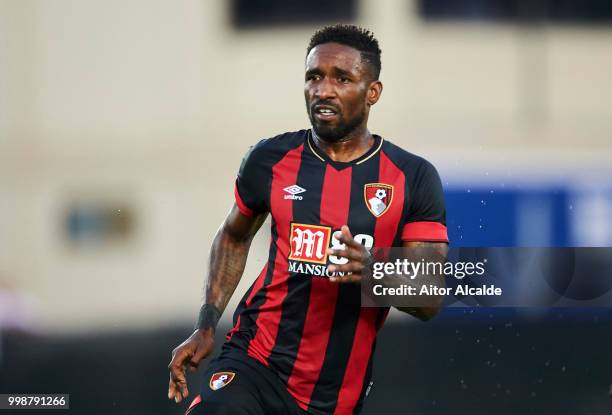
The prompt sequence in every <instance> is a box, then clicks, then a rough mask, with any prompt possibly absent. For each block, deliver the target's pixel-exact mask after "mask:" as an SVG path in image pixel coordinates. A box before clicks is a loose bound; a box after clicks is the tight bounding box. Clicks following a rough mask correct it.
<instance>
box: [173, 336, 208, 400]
mask: <svg viewBox="0 0 612 415" xmlns="http://www.w3.org/2000/svg"><path fill="white" fill-rule="evenodd" d="M214 341H215V331H214V330H213V329H200V330H196V331H194V332H193V333H192V334H191V336H189V338H187V340H185V341H184V342H183V343H181V344H180V345H178V346H177V347H176V348H175V349H174V350H173V351H172V360H171V361H170V364H169V365H168V370H169V371H170V384H169V386H168V399H174V401H175V402H176V403H179V402H181V401H182V400H183V399H185V398H187V396H189V390H188V389H187V378H186V376H185V368H186V367H187V366H189V369H190V370H191V371H195V370H196V369H197V368H198V365H199V364H200V361H202V359H204V358H205V357H206V356H208V355H209V354H210V353H211V352H212V351H213V346H214Z"/></svg>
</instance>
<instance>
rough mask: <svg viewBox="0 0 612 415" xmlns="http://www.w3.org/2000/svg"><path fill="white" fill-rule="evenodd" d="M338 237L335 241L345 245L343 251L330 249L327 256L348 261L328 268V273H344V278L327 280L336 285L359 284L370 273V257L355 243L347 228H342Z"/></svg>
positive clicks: (363, 247) (366, 251)
mask: <svg viewBox="0 0 612 415" xmlns="http://www.w3.org/2000/svg"><path fill="white" fill-rule="evenodd" d="M339 236H340V237H339V238H337V239H338V240H339V241H340V242H342V243H343V244H344V245H345V249H330V250H329V255H334V256H337V257H342V258H347V259H348V260H349V261H348V262H347V263H346V264H343V265H337V264H332V265H330V266H328V267H327V269H328V271H329V272H344V273H345V275H344V276H336V277H329V280H330V281H331V282H336V283H360V282H361V279H362V277H363V276H364V275H367V274H366V273H368V272H370V265H371V264H372V255H370V252H369V251H368V250H367V249H366V247H365V246H363V245H362V244H360V243H359V242H357V241H355V239H354V238H353V235H352V234H351V231H350V230H349V227H348V226H346V225H344V226H342V228H341V229H340V235H339ZM332 237H335V236H332Z"/></svg>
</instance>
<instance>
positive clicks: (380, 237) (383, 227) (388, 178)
mask: <svg viewBox="0 0 612 415" xmlns="http://www.w3.org/2000/svg"><path fill="white" fill-rule="evenodd" d="M378 180H379V182H380V183H385V184H390V185H393V193H394V194H393V203H392V204H391V206H389V210H388V211H387V212H385V213H384V214H383V215H382V216H380V217H379V218H378V220H377V221H376V228H375V230H374V240H375V241H376V246H377V247H388V246H392V245H393V242H394V240H396V239H397V234H398V231H399V225H400V220H401V218H402V211H403V207H404V192H405V188H406V177H405V175H404V172H402V170H400V169H399V168H398V167H397V166H396V165H395V163H393V162H392V161H391V160H390V159H389V157H387V155H386V154H385V152H384V151H383V152H381V153H380V167H379V176H378ZM389 229H393V230H394V231H393V232H389Z"/></svg>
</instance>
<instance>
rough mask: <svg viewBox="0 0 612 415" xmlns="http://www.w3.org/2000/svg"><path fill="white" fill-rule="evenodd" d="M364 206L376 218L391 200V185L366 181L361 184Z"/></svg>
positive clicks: (389, 204)
mask: <svg viewBox="0 0 612 415" xmlns="http://www.w3.org/2000/svg"><path fill="white" fill-rule="evenodd" d="M363 196H364V198H365V202H366V206H367V207H368V210H369V211H370V212H371V213H372V215H374V216H376V217H377V218H379V217H381V216H382V215H384V214H385V213H386V212H387V211H388V210H389V206H391V202H393V186H391V185H390V184H384V183H368V184H366V185H365V186H363Z"/></svg>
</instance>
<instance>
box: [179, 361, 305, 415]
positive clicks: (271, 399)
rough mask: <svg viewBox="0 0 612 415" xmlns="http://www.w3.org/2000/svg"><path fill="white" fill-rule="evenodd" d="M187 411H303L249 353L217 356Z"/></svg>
mask: <svg viewBox="0 0 612 415" xmlns="http://www.w3.org/2000/svg"><path fill="white" fill-rule="evenodd" d="M186 414H188V415H226V414H231V415H304V414H306V412H305V411H303V410H302V409H301V408H300V407H298V405H297V403H296V402H295V400H294V399H293V397H292V396H291V395H289V392H287V390H286V388H285V385H284V384H283V383H282V381H281V380H280V379H279V378H278V377H277V376H276V374H275V373H274V372H272V371H271V370H270V369H269V368H267V367H265V366H264V365H262V364H261V363H260V362H258V361H257V360H255V359H252V358H250V357H240V358H235V357H226V356H225V357H222V356H220V357H218V358H217V359H215V360H214V361H212V362H211V364H210V366H209V367H208V369H207V370H206V372H205V374H204V378H203V379H202V386H201V387H200V395H198V396H197V397H196V398H195V399H194V400H193V402H192V403H191V405H190V406H189V409H188V410H187V412H186Z"/></svg>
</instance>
